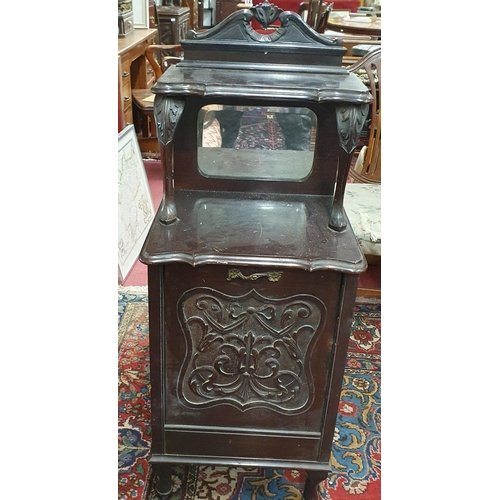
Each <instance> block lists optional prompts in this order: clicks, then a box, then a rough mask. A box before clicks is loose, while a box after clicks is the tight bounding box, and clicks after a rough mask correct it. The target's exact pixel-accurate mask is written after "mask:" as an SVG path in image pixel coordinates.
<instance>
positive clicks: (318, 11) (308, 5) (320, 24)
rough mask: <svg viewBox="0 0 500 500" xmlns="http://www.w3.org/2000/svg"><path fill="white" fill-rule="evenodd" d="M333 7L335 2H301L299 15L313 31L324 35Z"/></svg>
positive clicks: (313, 0) (317, 0)
mask: <svg viewBox="0 0 500 500" xmlns="http://www.w3.org/2000/svg"><path fill="white" fill-rule="evenodd" d="M332 5H333V2H331V3H324V2H322V1H321V0H311V1H309V2H301V3H300V4H299V7H298V14H299V16H301V17H302V19H304V20H305V21H306V23H307V24H308V25H309V26H311V28H312V29H313V30H315V31H317V32H318V33H323V32H324V31H325V29H326V25H327V22H328V15H329V14H330V11H331V10H332Z"/></svg>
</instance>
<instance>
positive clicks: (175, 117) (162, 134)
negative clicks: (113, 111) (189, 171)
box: [154, 94, 185, 224]
mask: <svg viewBox="0 0 500 500" xmlns="http://www.w3.org/2000/svg"><path fill="white" fill-rule="evenodd" d="M184 104H185V100H184V99H178V98H172V97H167V96H164V95H158V94H157V95H156V97H155V101H154V115H155V122H156V131H157V135H158V143H159V146H160V159H161V164H162V168H163V198H162V201H161V205H160V210H159V211H160V221H161V222H163V223H165V224H169V223H171V222H174V221H175V220H176V219H177V209H176V207H175V202H174V182H173V171H174V155H173V146H172V141H173V139H174V134H175V129H176V128H177V124H178V123H179V119H180V117H181V115H182V112H183V111H184Z"/></svg>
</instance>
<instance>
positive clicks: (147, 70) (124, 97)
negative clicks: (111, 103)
mask: <svg viewBox="0 0 500 500" xmlns="http://www.w3.org/2000/svg"><path fill="white" fill-rule="evenodd" d="M156 35H157V31H156V29H136V30H134V31H133V32H132V33H130V35H128V36H127V37H125V38H118V75H119V78H118V89H119V95H120V96H121V102H120V106H119V113H118V114H119V116H121V117H122V128H125V126H126V125H128V124H132V123H134V119H133V111H132V89H135V88H140V89H148V88H151V87H152V85H153V83H154V82H155V81H156V80H155V75H154V70H153V68H152V67H151V65H150V63H149V62H148V61H147V59H146V56H145V51H146V48H147V47H148V46H149V45H151V44H152V43H154V42H155V38H156Z"/></svg>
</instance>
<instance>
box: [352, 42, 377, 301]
mask: <svg viewBox="0 0 500 500" xmlns="http://www.w3.org/2000/svg"><path fill="white" fill-rule="evenodd" d="M380 67H381V48H377V49H375V50H372V51H371V52H368V54H366V55H365V56H363V57H362V58H361V59H360V60H359V61H358V62H357V63H355V64H353V65H351V66H349V67H348V70H349V71H351V72H353V73H355V74H356V75H357V76H358V77H359V78H360V79H361V80H362V81H363V82H364V83H365V84H366V85H367V86H368V87H369V88H370V92H371V94H372V95H373V98H374V100H373V102H372V103H371V105H370V111H369V116H368V118H367V120H369V123H368V137H367V139H368V143H367V144H366V145H365V146H363V148H362V149H361V151H360V153H359V155H358V157H357V161H356V165H355V166H354V167H351V169H350V172H349V179H350V182H348V183H347V185H346V190H345V195H344V208H345V211H346V214H347V216H348V218H349V221H350V223H351V226H352V228H353V231H354V234H355V235H356V238H357V239H358V242H359V245H360V248H361V250H362V251H363V254H364V255H365V258H366V261H367V262H368V270H369V271H370V267H371V268H372V270H373V266H380V263H381V255H382V246H381V154H380V153H381V91H382V78H381V77H382V74H381V70H380ZM376 270H377V268H376V267H375V271H376ZM378 273H380V267H378ZM378 293H379V296H380V290H379V291H378Z"/></svg>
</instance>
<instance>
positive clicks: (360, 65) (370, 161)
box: [348, 47, 382, 184]
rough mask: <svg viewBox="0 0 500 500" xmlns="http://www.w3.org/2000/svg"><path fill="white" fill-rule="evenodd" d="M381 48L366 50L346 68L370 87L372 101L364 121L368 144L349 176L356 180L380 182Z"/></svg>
mask: <svg viewBox="0 0 500 500" xmlns="http://www.w3.org/2000/svg"><path fill="white" fill-rule="evenodd" d="M381 63H382V49H381V48H380V47H378V48H376V49H374V50H371V51H369V52H367V54H366V55H365V56H363V57H362V58H361V59H360V60H359V61H358V62H357V63H355V64H353V65H351V66H349V67H348V70H349V71H351V72H352V73H354V74H355V75H356V76H358V78H360V79H361V80H362V81H363V83H364V84H365V85H366V86H367V87H368V88H369V89H370V93H371V94H372V96H373V101H372V103H371V105H370V114H369V117H368V119H367V121H366V122H365V123H366V124H367V125H368V144H367V145H366V146H364V147H363V149H362V150H361V152H360V154H359V156H358V160H357V162H356V165H355V168H354V169H352V170H351V178H352V179H354V180H355V181H356V182H366V183H372V184H373V183H380V179H381V177H380V175H381V165H380V163H381V128H382V109H381V92H382V72H381Z"/></svg>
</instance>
